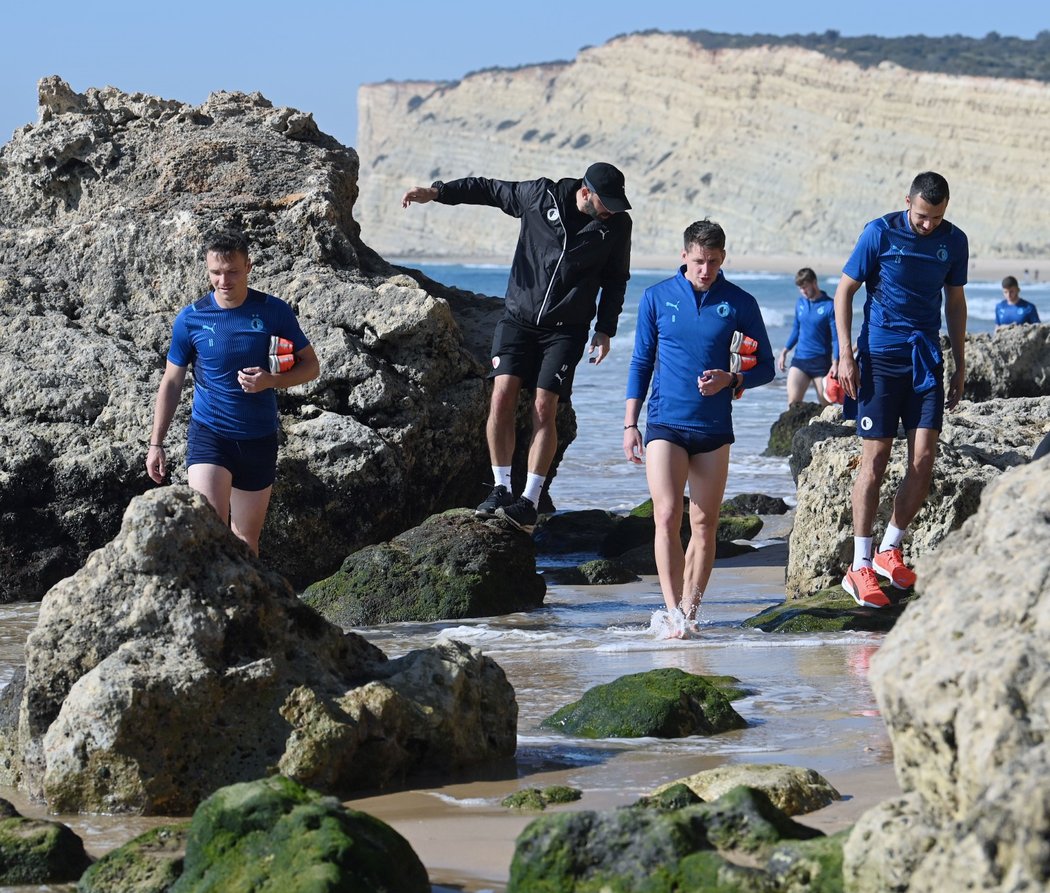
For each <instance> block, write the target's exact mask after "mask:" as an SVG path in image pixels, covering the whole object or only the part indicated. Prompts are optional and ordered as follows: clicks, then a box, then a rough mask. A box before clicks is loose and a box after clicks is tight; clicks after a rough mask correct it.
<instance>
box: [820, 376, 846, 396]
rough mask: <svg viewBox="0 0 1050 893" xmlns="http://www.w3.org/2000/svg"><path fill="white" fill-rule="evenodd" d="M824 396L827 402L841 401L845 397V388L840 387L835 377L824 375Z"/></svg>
mask: <svg viewBox="0 0 1050 893" xmlns="http://www.w3.org/2000/svg"><path fill="white" fill-rule="evenodd" d="M824 396H825V397H826V398H827V401H828V403H842V402H843V401H844V400H845V399H846V389H845V388H844V387H842V385H841V384H840V383H839V380H838V379H837V378H832V377H831V376H830V375H825V376H824Z"/></svg>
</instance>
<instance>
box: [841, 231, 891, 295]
mask: <svg viewBox="0 0 1050 893" xmlns="http://www.w3.org/2000/svg"><path fill="white" fill-rule="evenodd" d="M878 222H879V221H877V220H873V221H871V223H869V224H868V225H867V226H865V227H864V230H863V232H861V234H860V238H859V239H857V244H856V245H854V246H853V253H852V254H850V256H849V259H848V260H847V261H846V264H845V266H843V268H842V272H843V273H845V274H846V275H847V276H849V278H850V279H855V280H856V281H857V282H866V281H867V279H868V276H870V275H871V274H872V273H873V272H874V271H875V268H876V266H877V265H878V260H879V245H880V243H881V241H882V237H881V236H882V230H881V228H880V227H879V226H878Z"/></svg>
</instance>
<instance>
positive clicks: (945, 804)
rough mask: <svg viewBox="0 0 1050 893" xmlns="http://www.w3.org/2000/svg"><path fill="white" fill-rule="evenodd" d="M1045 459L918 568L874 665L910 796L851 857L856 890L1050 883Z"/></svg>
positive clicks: (862, 836) (989, 496)
mask: <svg viewBox="0 0 1050 893" xmlns="http://www.w3.org/2000/svg"><path fill="white" fill-rule="evenodd" d="M1048 506H1050V461H1048V460H1042V461H1039V462H1035V463H1032V464H1031V465H1027V466H1025V467H1023V468H1017V469H1014V470H1011V471H1009V472H1007V473H1005V474H1003V475H1001V476H1000V477H999V478H998V479H997V480H996V481H995V482H994V483H992V484H991V485H989V487H988V488H987V489H986V490H985V493H984V496H983V498H982V500H981V508H980V510H979V511H978V513H977V514H976V515H975V516H974V517H973V518H971V519H970V520H969V521H967V522H966V524H965V525H963V527H962V529H961V530H959V531H957V532H955V533H953V534H952V535H951V536H949V537H948V538H947V539H945V541H944V542H943V543H942V544H941V546H940V548H938V549H937V550H936V551H935V552H934V553H933V554H932V555H930V556H928V557H927V558H926V559H924V560H923V561H922V562H920V565H919V580H920V592H921V596H922V597H921V598H920V599H919V600H918V601H917V602H916V603H915V604H913V605H911V606H910V607H909V608H908V610H907V611H906V612H905V614H904V617H903V618H902V619H901V621H900V622H899V623H898V624H897V625H896V627H894V629H893V631H892V632H891V633H890V634H889V635H888V636H887V637H886V641H885V643H884V645H883V646H882V648H881V649H880V650H879V653H878V654H877V655H876V656H875V657H874V658H873V659H872V664H871V670H872V672H871V682H872V688H873V689H874V691H875V696H876V698H877V699H878V702H879V708H880V710H881V712H882V715H883V717H884V718H885V720H886V725H887V728H888V729H889V733H890V738H891V739H892V742H893V753H894V763H895V766H896V770H897V778H898V780H899V781H900V785H901V790H902V792H903V793H902V796H901V797H899V798H895V799H893V800H890V801H887V802H885V803H883V804H882V805H880V806H879V807H877V808H876V809H875V810H872V811H871V812H869V813H867V814H865V815H864V816H863V817H862V818H861V820H860V821H859V822H858V823H857V825H856V827H855V828H854V830H853V833H852V835H851V837H850V839H849V842H848V844H847V846H846V850H845V874H846V882H847V886H846V888H847V889H848V890H850V891H853V893H869V891H870V893H876V891H879V893H884V891H887V890H899V891H908V893H934V891H936V893H940V891H945V890H983V891H989V893H993V891H1003V893H1005V891H1015V890H1045V889H1046V885H1047V879H1048V878H1050V847H1048V845H1047V841H1048V840H1050V787H1048V786H1047V783H1046V779H1047V778H1048V777H1050V745H1048V741H1047V729H1048V728H1050V582H1048V581H1050V514H1048V513H1047V507H1048Z"/></svg>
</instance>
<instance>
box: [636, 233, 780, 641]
mask: <svg viewBox="0 0 1050 893" xmlns="http://www.w3.org/2000/svg"><path fill="white" fill-rule="evenodd" d="M725 243H726V237H725V232H724V231H723V230H722V227H721V226H719V225H718V224H717V223H714V222H713V221H711V220H698V221H696V222H695V223H692V224H690V225H689V227H688V228H687V229H686V230H685V235H684V248H683V250H682V260H683V261H684V263H683V265H682V266H681V267H680V268H679V270H678V273H677V274H676V275H675V276H672V277H671V278H670V279H665V280H664V281H662V282H660V283H657V284H656V285H654V286H652V287H651V288H648V289H646V290H645V293H644V294H643V295H642V300H641V304H640V306H639V308H638V326H637V329H636V330H635V340H634V353H633V355H632V356H631V365H630V371H629V373H628V378H627V402H626V407H625V410H624V420H623V451H624V455H625V456H626V457H627V460H628V461H629V462H632V463H635V464H641V463H642V460H643V459H644V460H645V475H646V480H647V482H648V484H649V493H650V495H651V496H652V500H653V520H654V522H655V524H656V533H655V543H654V549H655V554H656V568H657V572H658V574H659V578H660V591H661V593H662V594H663V598H664V604H665V605H666V607H667V617H666V618H661V619H664V620H666V623H667V626H666V635H668V636H670V637H675V638H681V637H683V636H686V635H689V634H690V633H691V632H692V631H694V630H695V627H696V612H697V609H698V608H699V607H700V601H701V599H702V598H703V595H704V590H705V589H706V588H707V583H708V580H709V579H710V577H711V568H712V566H713V564H714V560H715V545H716V539H717V534H718V516H719V511H720V509H721V505H722V496H723V494H724V493H725V486H726V479H727V477H728V475H729V446H730V444H732V443H733V440H734V436H733V407H732V404H733V397H734V394H735V395H737V396H739V395H741V394H742V393H743V391H744V389H746V388H755V387H759V386H760V385H764V384H767V383H768V382H770V381H772V380H773V377H774V375H775V374H776V372H775V369H774V366H773V348H772V347H771V345H770V343H769V336H768V335H767V334H766V326H765V323H764V322H763V320H762V313H761V311H760V309H759V306H758V302H757V301H756V300H755V298H754V297H752V296H751V295H750V294H748V293H747V292H746V291H744V290H743V289H742V288H739V287H738V286H736V285H733V284H732V283H731V282H729V281H728V280H727V279H726V278H725V275H724V274H723V273H722V269H721V268H722V264H723V263H724V262H725V258H726V252H725ZM647 394H648V398H649V403H648V408H647V413H646V424H645V440H644V444H643V440H642V434H641V431H640V430H639V428H638V420H639V417H640V415H641V410H642V404H643V403H644V402H645V399H646V395H647ZM687 486H688V490H689V529H690V539H689V546H688V548H687V549H683V547H682V538H681V528H682V516H683V512H684V506H683V495H684V494H685V492H686V487H687Z"/></svg>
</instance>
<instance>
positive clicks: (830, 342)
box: [784, 291, 839, 360]
mask: <svg viewBox="0 0 1050 893" xmlns="http://www.w3.org/2000/svg"><path fill="white" fill-rule="evenodd" d="M796 344H797V345H798V350H796V351H795V359H796V360H814V359H817V358H818V357H826V356H829V355H830V356H832V357H834V358H835V359H836V360H837V359H838V358H839V336H838V332H836V331H835V302H834V301H833V300H832V299H831V298H829V297H828V296H827V294H826V293H825V292H823V291H822V292H821V293H820V294H819V295H818V296H817V297H816V298H815V299H814V300H812V301H811V300H810V299H809V298H807V297H806V296H805V295H800V296H799V299H798V302H797V303H796V304H795V322H794V324H793V325H792V326H791V334H790V335H788V340H787V344H786V345H784V346H785V347H786V349H787V350H791V348H793V347H794V346H795V345H796Z"/></svg>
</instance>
